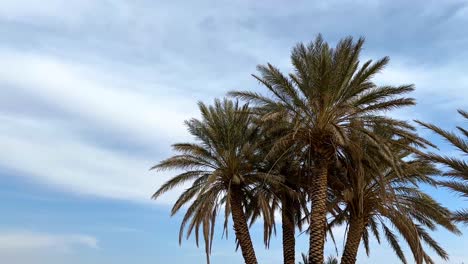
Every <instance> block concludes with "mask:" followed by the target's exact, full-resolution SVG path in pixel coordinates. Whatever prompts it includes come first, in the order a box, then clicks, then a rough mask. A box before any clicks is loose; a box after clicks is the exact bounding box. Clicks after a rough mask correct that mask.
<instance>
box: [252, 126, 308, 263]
mask: <svg viewBox="0 0 468 264" xmlns="http://www.w3.org/2000/svg"><path fill="white" fill-rule="evenodd" d="M257 123H258V124H259V125H260V126H261V128H262V136H264V139H263V141H264V143H263V144H262V146H261V147H260V151H261V153H262V154H261V155H262V157H263V161H262V162H261V165H260V166H259V167H261V168H262V169H261V171H263V172H264V173H266V174H267V175H276V176H277V177H280V178H281V179H282V180H281V182H280V183H279V184H274V185H270V186H268V188H265V186H262V189H261V193H260V195H256V194H253V196H255V197H256V196H260V198H262V199H263V200H264V201H268V202H267V203H265V202H263V203H262V205H266V204H268V209H264V210H263V212H266V211H268V210H269V211H270V213H269V214H265V213H264V214H263V215H262V214H261V211H260V210H259V207H258V206H255V204H254V203H251V204H252V205H253V206H254V207H253V208H251V210H250V212H251V214H249V218H251V219H252V220H251V223H253V222H254V221H255V220H256V219H257V218H259V217H263V223H264V234H265V236H264V238H265V245H266V246H268V244H269V241H270V238H271V234H272V231H273V230H275V227H274V225H275V219H274V218H275V212H278V211H279V212H280V213H281V227H282V228H281V230H282V244H283V263H284V264H294V263H295V254H296V251H295V245H296V238H295V230H296V228H299V229H301V228H302V225H301V224H302V221H301V218H302V215H303V213H302V212H303V211H304V210H307V204H306V203H307V201H306V197H305V193H304V191H303V177H301V173H302V167H303V166H302V164H301V161H300V160H299V159H298V158H297V156H296V155H295V150H294V146H291V147H289V150H288V151H286V152H284V153H282V154H281V156H272V155H271V152H270V151H269V150H270V149H271V147H272V143H271V142H274V141H275V139H276V138H278V137H279V136H281V135H282V134H283V133H284V131H285V128H286V126H285V125H288V124H287V123H286V122H284V120H281V119H277V120H274V121H273V120H269V122H260V121H259V120H257ZM266 189H267V190H268V192H265V190H266ZM258 204H259V203H258Z"/></svg>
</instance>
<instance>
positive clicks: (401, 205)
mask: <svg viewBox="0 0 468 264" xmlns="http://www.w3.org/2000/svg"><path fill="white" fill-rule="evenodd" d="M380 133H381V132H380ZM383 137H385V136H383ZM387 137H390V138H392V139H391V140H393V141H394V145H395V146H396V149H395V148H394V151H395V152H397V155H398V156H399V163H398V164H399V167H400V170H401V171H400V173H396V172H395V170H394V168H393V167H392V164H389V163H387V162H386V161H385V159H383V158H382V157H380V152H379V151H378V149H376V148H375V146H373V145H372V144H367V142H366V140H363V138H357V137H353V139H354V140H353V141H354V143H355V144H354V145H356V143H357V142H360V144H361V147H359V148H358V147H352V148H348V149H346V151H345V152H344V156H346V157H344V161H343V163H345V166H343V168H345V169H346V171H345V173H341V174H338V176H341V183H342V186H343V188H342V189H341V190H335V194H336V196H340V197H339V198H340V199H338V200H341V202H342V204H341V206H340V207H338V210H336V211H338V212H339V213H336V212H335V215H336V218H335V219H334V220H333V221H332V222H331V223H330V225H329V228H332V227H333V226H334V225H337V224H343V223H347V227H348V229H347V237H346V243H345V247H344V251H343V255H342V257H341V263H342V264H354V263H356V256H357V253H358V248H359V244H360V242H361V240H362V241H363V242H364V246H365V248H366V252H367V253H368V254H369V232H372V233H373V234H374V235H375V237H376V238H377V240H378V241H379V242H380V235H379V231H378V230H379V228H378V227H379V226H381V228H382V230H383V233H384V234H385V237H386V239H387V240H388V242H389V244H390V246H391V247H392V248H393V250H394V251H395V253H396V254H397V256H398V257H399V258H400V260H401V261H402V262H403V263H407V261H406V258H405V255H404V253H403V251H402V250H401V247H400V244H399V242H398V240H397V236H396V235H395V233H394V232H395V231H396V232H398V233H399V234H400V235H401V237H402V238H403V239H404V240H405V241H406V242H407V244H408V245H409V247H410V249H411V251H412V253H413V256H414V259H415V261H416V263H418V264H419V263H423V262H425V263H434V262H433V260H432V259H431V258H430V257H429V255H428V254H427V253H426V251H425V250H424V248H423V246H422V243H421V242H422V241H424V242H425V244H426V245H427V246H429V247H430V248H432V249H433V250H434V251H435V252H436V253H437V254H438V255H439V256H440V257H441V258H443V259H445V260H446V259H448V255H447V253H446V252H445V250H444V249H443V248H442V247H441V246H440V245H439V244H438V243H437V241H435V240H434V239H433V238H432V237H431V236H430V234H429V233H428V232H427V231H426V229H430V230H434V229H435V228H436V226H438V225H440V226H442V227H444V228H446V229H447V230H449V231H451V232H454V233H458V232H459V231H458V229H457V228H456V226H455V225H454V224H453V223H452V222H451V221H450V211H449V210H448V209H447V208H445V207H443V206H441V205H440V204H439V203H437V202H436V201H435V200H434V199H433V198H431V197H430V196H429V195H427V194H425V193H423V192H422V191H421V190H420V189H419V186H418V183H426V184H427V183H429V184H435V181H434V180H433V179H432V178H431V176H433V175H435V174H437V173H438V170H437V169H436V168H435V167H434V165H433V164H432V163H431V162H429V161H426V160H422V159H412V158H411V156H410V154H411V152H410V151H406V150H401V148H400V147H399V146H401V145H408V144H411V142H410V141H409V140H407V139H405V138H400V139H394V137H391V136H389V135H388V136H387ZM363 150H364V151H363ZM336 178H340V177H336ZM391 227H393V229H394V230H392V228H391Z"/></svg>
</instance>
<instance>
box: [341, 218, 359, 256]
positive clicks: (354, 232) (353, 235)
mask: <svg viewBox="0 0 468 264" xmlns="http://www.w3.org/2000/svg"><path fill="white" fill-rule="evenodd" d="M363 232H364V221H363V219H362V217H358V216H352V215H351V219H350V220H349V230H348V235H347V236H346V245H345V248H344V251H343V256H342V257H341V264H354V263H356V257H357V253H358V249H359V243H360V242H361V237H362V234H363Z"/></svg>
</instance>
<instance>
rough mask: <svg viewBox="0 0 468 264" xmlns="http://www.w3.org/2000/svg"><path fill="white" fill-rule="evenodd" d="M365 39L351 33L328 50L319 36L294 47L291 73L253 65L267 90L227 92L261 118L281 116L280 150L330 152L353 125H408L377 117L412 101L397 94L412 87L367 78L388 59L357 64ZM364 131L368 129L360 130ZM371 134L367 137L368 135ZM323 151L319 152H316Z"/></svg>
mask: <svg viewBox="0 0 468 264" xmlns="http://www.w3.org/2000/svg"><path fill="white" fill-rule="evenodd" d="M363 44H364V39H362V38H360V39H358V40H357V41H356V42H354V41H353V39H352V38H351V37H348V38H345V39H343V40H341V41H340V42H339V43H338V44H337V46H336V48H334V49H333V48H330V47H329V45H328V44H327V43H326V42H324V40H323V39H322V37H321V36H320V35H319V36H318V37H317V38H316V40H315V41H314V42H311V43H310V44H309V45H304V44H299V45H297V46H296V47H295V48H294V49H293V51H292V55H291V61H292V64H293V66H294V72H292V73H290V74H289V75H284V74H283V73H281V71H280V70H279V69H278V68H276V67H274V66H273V65H271V64H267V65H260V66H258V71H259V75H254V77H255V78H256V79H257V80H258V81H259V82H260V83H261V84H263V85H264V86H265V87H266V88H267V89H268V91H269V92H270V94H268V95H262V94H260V93H256V92H251V91H244V92H231V93H230V94H231V95H232V96H236V97H238V98H241V99H244V100H247V101H249V102H253V103H254V105H255V106H256V110H257V113H260V114H261V115H262V118H263V119H272V118H273V119H274V118H277V117H278V116H281V117H284V116H286V117H287V119H288V120H289V122H290V123H291V129H290V133H289V134H287V135H286V136H285V137H284V138H283V139H282V140H279V141H278V143H283V144H279V146H278V147H279V149H284V146H285V145H287V143H291V141H293V140H294V141H296V142H297V141H299V142H300V141H302V142H303V143H304V144H306V145H309V146H310V145H312V146H313V148H314V149H313V150H314V151H313V154H314V155H317V156H320V157H324V154H325V157H327V155H333V153H334V151H335V149H336V147H337V146H340V145H344V144H346V143H347V142H348V140H349V139H348V135H349V133H347V132H348V131H349V130H350V129H355V128H353V127H352V124H354V123H356V122H354V121H355V120H359V122H360V123H364V124H365V125H370V124H374V123H376V122H377V123H381V124H382V123H387V124H392V125H395V126H398V127H399V128H401V131H400V132H401V133H406V131H405V129H406V128H410V129H411V127H410V126H409V125H408V124H406V123H404V122H401V121H397V120H393V119H391V118H388V117H383V116H381V115H379V112H381V111H386V110H390V109H393V108H398V107H402V106H408V105H413V104H414V100H413V99H412V98H406V97H402V96H401V95H403V94H406V93H408V92H411V91H413V86H412V85H402V86H397V87H393V86H377V85H376V84H375V83H373V82H372V78H373V77H374V76H375V75H376V74H377V73H378V72H380V71H381V70H382V69H383V68H384V67H385V66H386V65H387V63H388V61H389V59H388V57H384V58H383V59H380V60H378V61H376V62H372V61H371V60H369V61H366V62H364V63H363V64H362V65H361V64H360V61H359V56H360V52H361V49H362V46H363ZM363 133H367V132H366V131H363ZM369 136H370V137H371V135H369ZM321 152H324V153H321Z"/></svg>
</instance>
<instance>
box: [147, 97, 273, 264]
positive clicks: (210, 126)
mask: <svg viewBox="0 0 468 264" xmlns="http://www.w3.org/2000/svg"><path fill="white" fill-rule="evenodd" d="M199 109H200V113H201V116H202V118H201V119H195V118H194V119H191V120H189V121H186V126H187V128H188V131H189V133H190V134H191V135H192V136H194V137H195V140H196V142H195V143H179V144H174V145H173V149H174V151H176V152H177V153H178V154H177V155H174V156H172V157H170V158H168V159H165V160H163V161H161V162H160V163H159V164H157V165H156V166H154V167H153V168H152V169H156V170H159V171H161V170H169V169H170V170H182V171H183V172H182V173H180V174H178V175H176V176H174V177H173V178H171V179H170V180H169V181H167V182H166V183H164V184H163V185H162V186H161V187H160V188H159V190H157V191H156V192H155V193H154V195H153V199H157V198H158V197H159V196H161V195H162V194H164V193H166V192H167V191H169V190H171V189H173V188H175V187H177V186H180V185H183V184H184V183H190V182H191V183H192V184H191V186H190V187H189V188H188V189H186V190H185V191H184V192H183V193H182V194H181V195H180V196H179V198H178V199H177V201H176V202H175V204H174V206H173V208H172V210H171V212H172V215H174V214H175V213H177V212H178V211H179V210H180V209H181V208H182V207H183V206H185V205H187V206H188V207H187V209H186V212H185V215H184V218H183V220H182V223H181V227H180V233H179V242H181V240H182V237H183V233H184V230H185V228H187V238H188V237H189V236H190V234H191V233H192V231H194V230H195V236H196V243H197V245H198V240H199V231H200V229H202V232H203V238H204V240H205V247H206V254H207V258H208V255H209V253H210V251H211V247H212V240H213V232H214V225H215V220H216V216H217V214H218V212H219V210H221V209H222V206H224V210H225V212H224V217H225V221H224V232H226V235H227V230H228V218H229V215H230V213H231V211H230V204H229V203H228V202H227V201H228V200H229V197H230V195H231V194H230V192H231V190H232V187H233V186H239V188H240V190H241V192H243V197H244V199H245V200H244V201H243V202H244V203H248V202H255V201H256V200H255V197H252V195H251V194H252V192H251V190H252V189H253V188H255V187H256V184H257V183H264V182H266V183H271V184H277V183H276V182H275V181H276V180H278V179H277V178H276V177H273V176H270V177H266V174H264V173H257V172H256V169H255V164H258V163H259V162H258V159H259V158H260V156H259V155H258V151H257V150H258V144H259V143H260V141H259V140H258V139H259V138H258V136H259V129H258V127H257V126H255V125H254V124H253V123H252V116H251V114H250V109H249V107H248V105H240V104H239V103H238V102H233V101H230V100H227V99H224V100H223V101H221V100H215V102H214V105H212V106H207V105H205V104H203V103H199ZM187 225H188V227H187ZM208 260H209V259H208Z"/></svg>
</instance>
